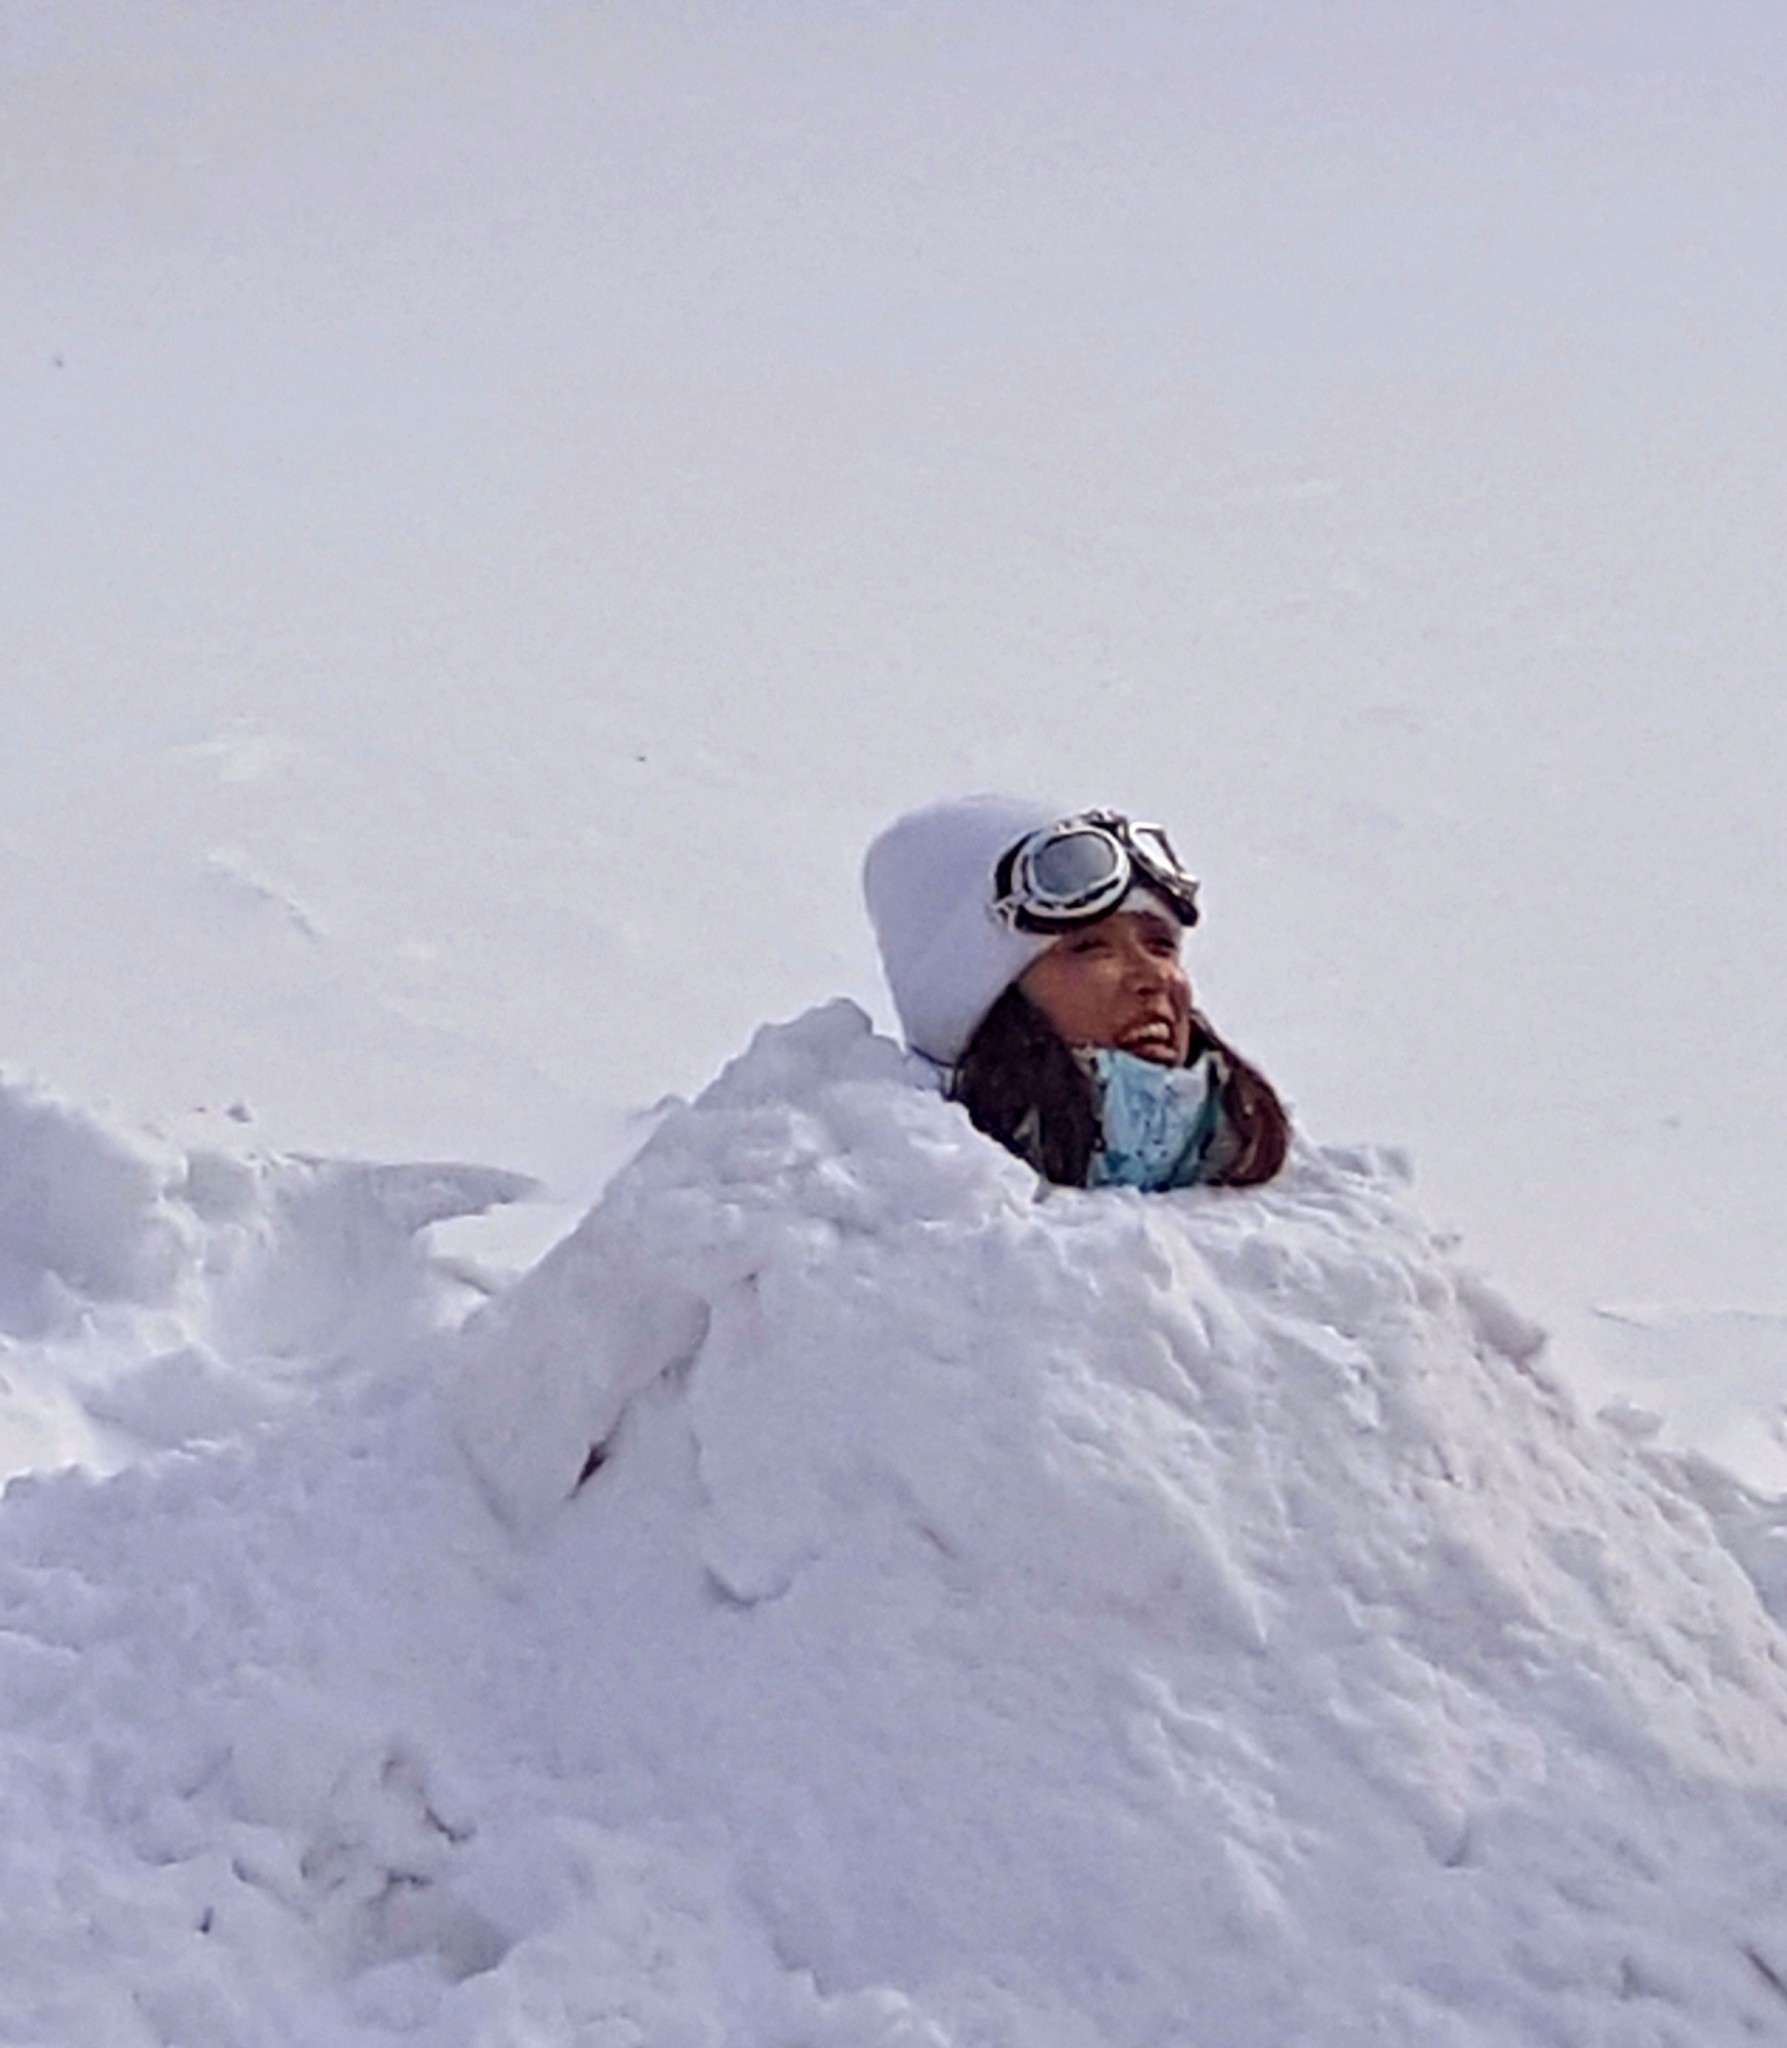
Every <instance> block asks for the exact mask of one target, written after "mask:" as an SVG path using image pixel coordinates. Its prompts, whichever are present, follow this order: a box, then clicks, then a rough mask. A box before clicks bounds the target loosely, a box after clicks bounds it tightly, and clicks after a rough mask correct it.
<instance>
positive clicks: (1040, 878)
mask: <svg viewBox="0 0 1787 2048" xmlns="http://www.w3.org/2000/svg"><path fill="white" fill-rule="evenodd" d="M1137 887H1141V888H1144V889H1151V890H1153V892H1154V893H1155V895H1157V896H1158V897H1159V898H1160V899H1161V901H1162V902H1163V903H1165V904H1166V906H1167V908H1168V909H1169V910H1170V911H1171V912H1172V913H1173V915H1174V916H1175V917H1176V918H1177V919H1178V920H1179V922H1180V923H1181V924H1183V925H1194V924H1196V923H1197V921H1198V885H1197V883H1196V881H1195V880H1194V879H1193V877H1192V876H1191V875H1189V874H1188V873H1187V872H1186V868H1185V863H1184V862H1183V861H1182V860H1181V859H1180V858H1179V856H1178V855H1177V854H1176V853H1175V852H1174V851H1173V842H1172V841H1171V840H1170V839H1169V838H1168V837H1167V835H1166V832H1165V830H1164V829H1163V828H1162V827H1161V826H1159V825H1143V824H1140V823H1135V822H1132V821H1131V820H1130V819H1128V818H1126V817H1124V816H1123V815H1122V814H1121V813H1120V812H1117V811H1080V812H1078V813H1076V814H1075V815H1074V816H1073V817H1071V818H1063V819H1062V820H1061V822H1060V823H1059V824H1057V825H1045V826H1044V827H1043V829H1042V830H1041V831H1040V832H1032V833H1030V834H1029V835H1028V836H1027V837H1025V838H1023V839H1020V840H1019V841H1018V843H1017V844H1016V845H1015V846H1012V847H1008V848H1007V849H1006V851H1005V852H1004V853H1003V854H1001V855H1000V857H999V864H998V866H997V867H996V868H995V869H994V870H993V911H994V915H995V916H997V917H999V918H1002V919H1003V920H1004V922H1005V923H1006V924H1008V925H1010V926H1011V928H1012V929H1013V930H1014V931H1020V932H1065V931H1071V930H1072V929H1073V928H1074V926H1075V925H1082V924H1091V923H1092V922H1093V921H1094V920H1095V919H1097V918H1101V917H1108V916H1109V915H1110V913H1111V912H1112V911H1113V910H1115V909H1116V908H1117V906H1118V905H1119V904H1120V903H1121V902H1122V901H1123V899H1124V897H1125V896H1127V895H1128V894H1129V892H1130V890H1131V889H1133V888H1137Z"/></svg>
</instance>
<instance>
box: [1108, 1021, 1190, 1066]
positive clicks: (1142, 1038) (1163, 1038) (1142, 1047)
mask: <svg viewBox="0 0 1787 2048" xmlns="http://www.w3.org/2000/svg"><path fill="white" fill-rule="evenodd" d="M1118 1043H1119V1045H1120V1046H1121V1047H1122V1049H1123V1050H1124V1051H1125V1052H1134V1053H1141V1054H1143V1055H1144V1056H1146V1055H1148V1054H1151V1053H1164V1054H1165V1055H1166V1057H1167V1058H1168V1059H1173V1058H1175V1057H1176V1056H1177V1054H1178V1051H1179V1046H1178V1034H1177V1032H1176V1031H1175V1030H1174V1029H1173V1026H1172V1023H1171V1021H1170V1019H1167V1018H1164V1017H1151V1018H1150V1019H1149V1020H1148V1022H1147V1023H1145V1024H1138V1025H1136V1026H1135V1028H1134V1029H1133V1030H1131V1031H1126V1032H1124V1034H1123V1036H1122V1038H1121V1039H1119V1040H1118Z"/></svg>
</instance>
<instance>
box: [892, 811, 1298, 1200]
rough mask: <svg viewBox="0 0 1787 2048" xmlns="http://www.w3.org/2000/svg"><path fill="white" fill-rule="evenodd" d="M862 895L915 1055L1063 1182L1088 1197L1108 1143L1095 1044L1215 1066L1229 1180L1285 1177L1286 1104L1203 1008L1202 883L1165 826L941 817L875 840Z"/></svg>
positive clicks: (1050, 816) (904, 824)
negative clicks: (1196, 962) (1199, 951)
mask: <svg viewBox="0 0 1787 2048" xmlns="http://www.w3.org/2000/svg"><path fill="white" fill-rule="evenodd" d="M863 887H864V893H865V895H866V896H867V898H868V904H869V914H870V917H871V919H872V921H873V923H874V926H875V935H876V938H877V940H878V941H879V943H880V948H881V959H882V965H883V967H884V969H885V971H886V975H887V981H888V986H889V987H890V989H891V990H892V991H893V997H894V1002H895V1005H896V1007H897V1008H898V1010H899V1013H900V1022H901V1025H902V1027H903V1028H904V1030H905V1033H906V1038H907V1042H908V1043H909V1044H910V1045H912V1046H913V1047H914V1048H915V1049H916V1050H917V1051H919V1052H922V1053H924V1054H925V1055H926V1056H927V1057H928V1058H930V1059H932V1060H934V1061H935V1062H937V1063H938V1064H939V1065H941V1066H944V1067H947V1068H949V1069H951V1070H952V1083H951V1085H952V1092H953V1093H954V1095H955V1097H956V1099H957V1100H958V1101H960V1102H961V1103H962V1104H963V1106H964V1107H965V1108H966V1109H967V1111H968V1113H969V1116H970V1117H971V1118H972V1120H973V1122H974V1123H975V1125H976V1126H977V1127H978V1128H979V1129H980V1130H982V1131H984V1132H986V1133H987V1134H988V1135H989V1136H990V1137H994V1138H997V1139H998V1140H999V1142H1000V1143H1002V1144H1004V1145H1006V1146H1007V1147H1008V1148H1009V1149H1011V1150H1012V1151H1015V1152H1017V1153H1019V1154H1020V1155H1021V1156H1022V1157H1024V1158H1026V1159H1028V1160H1029V1161H1030V1162H1031V1164H1032V1165H1034V1166H1036V1167H1037V1168H1038V1170H1039V1171H1040V1172H1042V1173H1043V1175H1044V1176H1045V1177H1046V1178H1047V1179H1049V1180H1052V1181H1057V1182H1061V1183H1064V1184H1066V1185H1070V1186H1084V1185H1085V1182H1086V1178H1087V1173H1088V1169H1089V1166H1090V1162H1091V1160H1092V1158H1093V1156H1094V1154H1095V1153H1096V1151H1097V1149H1098V1146H1099V1144H1100V1143H1101V1138H1100V1131H1099V1114H1098V1108H1097V1103H1096V1097H1095V1094H1094V1090H1093V1085H1092V1081H1091V1078H1090V1074H1089V1072H1088V1069H1087V1067H1086V1065H1085V1064H1084V1063H1083V1054H1084V1052H1085V1050H1086V1049H1087V1048H1093V1047H1103V1048H1110V1049H1114V1050H1116V1051H1120V1052H1126V1053H1130V1054H1133V1055H1135V1056H1137V1057H1139V1058H1142V1059H1145V1060H1149V1061H1153V1062H1154V1063H1156V1064H1158V1065H1162V1066H1183V1065H1185V1064H1187V1063H1188V1062H1189V1061H1190V1060H1192V1059H1193V1058H1195V1057H1196V1056H1198V1055H1199V1054H1200V1053H1202V1052H1204V1051H1211V1052H1213V1053H1215V1054H1216V1055H1217V1057H1218V1060H1219V1062H1220V1065H1221V1068H1222V1071H1223V1074H1224V1079H1223V1082H1222V1089H1223V1108H1224V1114H1225V1116H1226V1117H1227V1119H1228V1124H1229V1127H1230V1138H1231V1141H1232V1142H1231V1145H1230V1153H1231V1158H1230V1163H1229V1166H1228V1167H1225V1168H1224V1170H1223V1171H1222V1172H1221V1173H1219V1174H1218V1175H1217V1176H1216V1177H1217V1178H1221V1179H1229V1180H1235V1181H1246V1182H1252V1181H1258V1180H1265V1179H1269V1178H1270V1177H1271V1175H1272V1174H1273V1173H1275V1172H1276V1171H1277V1170H1278V1167H1279V1165H1280V1164H1281V1163H1282V1161H1283V1158H1284V1153H1285V1146H1286V1144H1287V1142H1288V1136H1289V1126H1288V1123H1287V1122H1286V1120H1285V1117H1284V1112H1283V1108H1282V1106H1281V1105H1280V1104H1279V1102H1278V1099H1277V1097H1276V1095H1275V1094H1274V1093H1273V1091H1272V1088H1271V1085H1270V1084H1269V1083H1268V1082H1267V1081H1266V1080H1265V1078H1264V1076H1263V1075H1261V1074H1259V1073H1258V1072H1257V1070H1255V1069H1254V1068H1252V1067H1250V1066H1249V1065H1248V1064H1247V1062H1246V1061H1244V1060H1242V1059H1241V1058H1240V1057H1239V1055H1238V1054H1236V1053H1234V1052H1233V1051H1232V1049H1231V1048H1230V1047H1228V1046H1226V1045H1224V1044H1223V1042H1222V1041H1221V1040H1220V1039H1219V1038H1218V1037H1217V1036H1216V1034H1215V1033H1214V1032H1213V1031H1212V1030H1211V1029H1210V1027H1209V1025H1208V1023H1207V1022H1206V1021H1205V1020H1204V1018H1203V1017H1201V1016H1200V1015H1199V1013H1198V1011H1197V1010H1196V1008H1195V1007H1194V1005H1193V1002H1192V992H1191V985H1190V982H1189V981H1188V979H1187V977H1186V972H1185V968H1184V965H1183V962H1182V961H1181V959H1180V943H1181V940H1182V938H1183V934H1184V931H1185V929H1186V928H1187V927H1189V926H1191V925H1193V924H1195V923H1196V922H1197V918H1198V910H1197V884H1196V883H1195V882H1194V881H1193V880H1192V878H1191V877H1190V875H1188V874H1187V873H1186V871H1185V869H1184V867H1183V866H1182V865H1181V864H1180V862H1179V859H1178V856H1177V855H1176V854H1175V853H1174V851H1173V849H1172V846H1171V843H1170V842H1169V841H1168V840H1167V838H1166V835H1165V834H1164V833H1163V832H1162V831H1161V830H1160V828H1159V827H1158V826H1148V825H1141V824H1137V823H1135V822H1133V821H1131V820H1130V819H1128V818H1125V817H1123V816H1122V815H1121V814H1119V813H1117V812H1112V811H1084V812H1076V813H1065V812H1062V811H1060V810H1056V809H1053V808H1052V807H1050V806H1048V805H1042V804H1034V803H1025V802H1022V801H1020V800H1018V799H1015V798H1010V797H968V798H963V799H958V800H955V801H951V802H946V803H940V804H932V805H929V806H927V807H926V808H925V809H923V810H919V811H912V812H909V813H908V814H907V815H906V816H905V817H903V818H899V819H896V820H895V822H894V823H893V824H892V825H890V826H889V827H888V828H887V830H886V831H885V832H883V833H882V834H881V835H880V837H879V838H878V839H876V841H875V842H874V844H873V845H872V846H871V847H870V848H869V851H868V856H867V859H866V860H865V862H864V869H863ZM1231 1168H1232V1170H1231Z"/></svg>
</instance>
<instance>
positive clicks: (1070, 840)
mask: <svg viewBox="0 0 1787 2048" xmlns="http://www.w3.org/2000/svg"><path fill="white" fill-rule="evenodd" d="M1026 866H1027V867H1028V870H1029V881H1030V887H1031V890H1032V892H1033V894H1034V895H1035V897H1036V898H1037V900H1038V902H1039V903H1052V904H1057V903H1058V904H1063V905H1067V904H1074V903H1079V902H1083V901H1084V900H1086V899H1087V898H1089V897H1096V896H1098V895H1100V894H1101V893H1102V892H1103V891H1105V890H1108V889H1110V888H1112V887H1113V886H1114V885H1115V884H1116V883H1117V882H1118V881H1119V880H1121V879H1122V876H1123V866H1124V861H1123V849H1122V848H1121V847H1120V846H1119V845H1118V844H1117V842H1116V841H1115V840H1114V839H1113V838H1112V837H1111V835H1110V834H1109V833H1108V832H1059V833H1057V834H1056V835H1055V836H1054V837H1053V838H1051V839H1047V840H1045V841H1044V842H1043V844H1042V845H1041V846H1039V847H1037V848H1035V849H1034V850H1033V851H1032V853H1031V854H1030V857H1029V860H1028V861H1027V863H1026Z"/></svg>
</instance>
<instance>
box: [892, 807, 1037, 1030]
mask: <svg viewBox="0 0 1787 2048" xmlns="http://www.w3.org/2000/svg"><path fill="white" fill-rule="evenodd" d="M1067 815H1068V813H1067V812H1066V811H1065V810H1062V809H1060V808H1058V807H1055V806H1051V805H1048V804H1038V803H1030V802H1026V801H1025V800H1024V799H1023V798H1021V797H1012V796H968V797H956V798H953V799H951V800H950V801H949V802H947V803H940V804H927V805H926V806H925V807H924V809H923V810H918V811H908V812H907V813H906V815H905V816H904V817H903V818H896V819H895V820H894V822H893V823H892V824H891V825H889V826H888V828H887V830H886V831H885V832H883V833H882V834H881V836H880V837H879V838H878V839H877V840H876V841H875V843H874V844H873V845H872V846H871V847H870V848H869V851H868V854H867V856H866V857H865V859H864V861H863V872H862V880H863V894H864V895H865V896H866V897H867V898H868V904H869V917H870V919H871V921H872V922H873V924H874V927H875V937H876V939H877V941H878V942H879V944H880V947H881V970H882V972H883V973H884V974H885V975H886V976H887V985H888V987H889V988H890V989H891V990H892V991H893V999H894V1005H895V1007H896V1008H897V1009H898V1011H899V1013H900V1023H901V1026H902V1027H903V1028H904V1030H905V1033H906V1039H907V1042H908V1043H909V1044H910V1045H911V1046H913V1047H914V1049H915V1050H917V1051H919V1052H922V1053H924V1054H925V1055H927V1057H929V1058H931V1059H934V1060H937V1061H940V1062H941V1063H942V1064H943V1065H944V1066H946V1067H953V1066H954V1065H955V1063H956V1062H957V1061H958V1060H959V1059H960V1058H961V1057H962V1054H963V1052H964V1051H965V1050H966V1049H967V1045H968V1041H969V1040H970V1039H971V1038H972V1037H973V1036H974V1033H975V1030H976V1028H977V1027H978V1026H979V1024H980V1020H981V1019H982V1018H983V1017H984V1016H985V1015H986V1014H987V1012H988V1011H989V1010H990V1009H991V1008H992V1007H993V1005H994V1004H995V1003H996V1002H997V1001H998V1000H999V998H1000V997H1001V996H1002V995H1003V994H1004V993H1005V991H1006V990H1007V989H1008V988H1009V987H1010V986H1011V984H1012V983H1013V982H1014V981H1016V980H1017V978H1018V976H1019V975H1020V974H1022V973H1023V971H1024V969H1025V968H1026V967H1028V966H1029V965H1030V963H1031V961H1032V960H1034V959H1036V957H1037V956H1038V955H1039V954H1042V953H1046V952H1047V951H1048V949H1049V948H1050V946H1052V945H1053V944H1054V938H1053V937H1052V935H1051V934H1049V933H1047V932H1019V931H1013V930H1012V928H1011V927H1010V926H1009V925H1008V924H1006V923H1005V922H1004V920H1003V919H1001V918H999V917H997V916H996V915H995V914H994V911H993V870H994V868H995V867H996V866H997V865H998V862H999V856H1000V855H1001V854H1002V853H1004V852H1005V851H1006V849H1007V848H1008V847H1012V846H1015V845H1016V844H1017V842H1018V841H1019V840H1020V839H1022V838H1023V837H1024V836H1025V835H1026V834H1027V833H1030V832H1038V831H1040V830H1041V829H1042V828H1043V827H1044V826H1045V825H1052V824H1054V823H1055V822H1056V820H1057V819H1059V818H1064V817H1066V816H1067Z"/></svg>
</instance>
